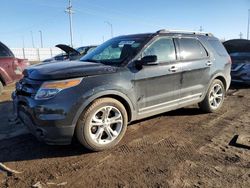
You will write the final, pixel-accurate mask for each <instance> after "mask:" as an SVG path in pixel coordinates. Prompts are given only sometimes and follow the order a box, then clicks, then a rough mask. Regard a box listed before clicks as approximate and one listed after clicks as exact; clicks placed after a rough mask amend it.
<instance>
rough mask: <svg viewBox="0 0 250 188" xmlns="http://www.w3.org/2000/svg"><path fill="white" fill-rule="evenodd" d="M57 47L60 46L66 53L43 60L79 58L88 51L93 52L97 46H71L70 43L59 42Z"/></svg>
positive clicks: (56, 60)
mask: <svg viewBox="0 0 250 188" xmlns="http://www.w3.org/2000/svg"><path fill="white" fill-rule="evenodd" d="M56 47H57V48H60V49H61V50H62V51H64V53H61V54H58V55H56V56H55V57H52V58H49V59H45V60H44V61H43V62H45V63H46V62H58V61H66V60H69V61H73V60H78V59H80V58H81V57H83V56H84V55H86V54H87V53H89V52H91V51H92V50H94V49H95V48H96V46H94V45H92V46H82V47H79V48H76V49H74V48H71V47H70V46H68V45H65V44H58V45H56Z"/></svg>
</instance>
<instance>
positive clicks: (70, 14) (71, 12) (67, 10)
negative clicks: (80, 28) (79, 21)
mask: <svg viewBox="0 0 250 188" xmlns="http://www.w3.org/2000/svg"><path fill="white" fill-rule="evenodd" d="M65 12H66V13H68V14H69V31H70V45H71V47H73V28H72V22H73V20H72V14H73V13H74V12H73V10H72V4H71V0H69V7H67V8H66V10H65Z"/></svg>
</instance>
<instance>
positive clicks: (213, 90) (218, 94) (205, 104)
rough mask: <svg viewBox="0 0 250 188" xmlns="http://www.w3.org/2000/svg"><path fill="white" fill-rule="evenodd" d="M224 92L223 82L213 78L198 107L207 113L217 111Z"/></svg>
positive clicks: (221, 102)
mask: <svg viewBox="0 0 250 188" xmlns="http://www.w3.org/2000/svg"><path fill="white" fill-rule="evenodd" d="M225 93H226V90H225V87H224V84H223V83H222V82H221V81H220V80H218V79H215V80H214V81H213V82H212V84H211V85H210V87H209V89H208V91H207V94H206V97H205V98H204V100H203V101H202V102H201V103H199V107H200V109H201V110H202V111H204V112H208V113H213V112H216V111H218V110H219V109H220V108H221V106H222V104H223V101H224V98H225Z"/></svg>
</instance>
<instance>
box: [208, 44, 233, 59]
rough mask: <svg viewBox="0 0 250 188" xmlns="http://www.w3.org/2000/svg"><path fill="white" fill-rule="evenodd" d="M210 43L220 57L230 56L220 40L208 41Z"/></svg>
mask: <svg viewBox="0 0 250 188" xmlns="http://www.w3.org/2000/svg"><path fill="white" fill-rule="evenodd" d="M208 42H209V44H210V45H211V46H212V48H213V49H214V50H215V51H216V52H217V54H218V55H220V56H228V53H227V50H226V49H225V47H224V46H223V44H222V43H221V42H220V41H219V40H208Z"/></svg>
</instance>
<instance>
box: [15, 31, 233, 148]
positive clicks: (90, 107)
mask: <svg viewBox="0 0 250 188" xmlns="http://www.w3.org/2000/svg"><path fill="white" fill-rule="evenodd" d="M230 69H231V59H230V57H229V55H228V53H227V51H226V50H225V49H224V47H223V45H222V44H221V42H220V41H219V40H218V39H217V38H215V37H213V36H212V35H211V34H208V33H195V32H184V31H168V30H161V31H158V32H156V33H148V34H136V35H127V36H119V37H115V38H113V39H111V40H109V41H107V42H105V43H103V44H102V45H100V46H99V47H97V48H96V49H95V50H94V51H92V52H91V53H89V54H88V55H86V56H84V57H83V58H82V59H81V60H80V61H73V62H71V63H68V62H60V63H55V64H53V63H51V64H38V65H34V66H32V67H29V68H27V69H26V70H25V71H24V78H23V79H22V80H21V81H20V82H19V83H17V85H16V91H15V92H14V93H13V95H12V97H13V101H14V109H15V113H16V115H17V116H18V117H19V118H20V119H21V120H22V121H23V122H24V124H26V125H27V126H28V127H29V128H30V130H31V132H32V133H33V134H34V135H35V136H36V137H37V138H39V139H40V140H44V141H45V142H46V143H48V144H69V143H70V142H71V139H72V137H73V136H74V135H76V137H77V138H78V140H79V142H80V143H81V144H82V145H84V146H85V147H87V148H89V149H91V150H94V151H100V150H104V149H108V148H111V147H113V146H115V145H116V144H117V143H118V142H119V141H120V140H121V139H122V137H123V136H124V134H125V132H126V128H127V124H128V123H129V122H132V121H134V120H138V119H142V118H145V117H149V116H152V115H156V114H160V113H163V112H166V111H170V110H174V109H177V108H181V107H184V106H187V105H191V104H195V103H198V104H199V106H200V108H201V109H202V110H204V111H206V112H215V111H217V110H219V109H220V107H221V106H222V103H223V100H224V96H225V92H226V91H227V89H228V88H229V85H230V80H231V78H230Z"/></svg>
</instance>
